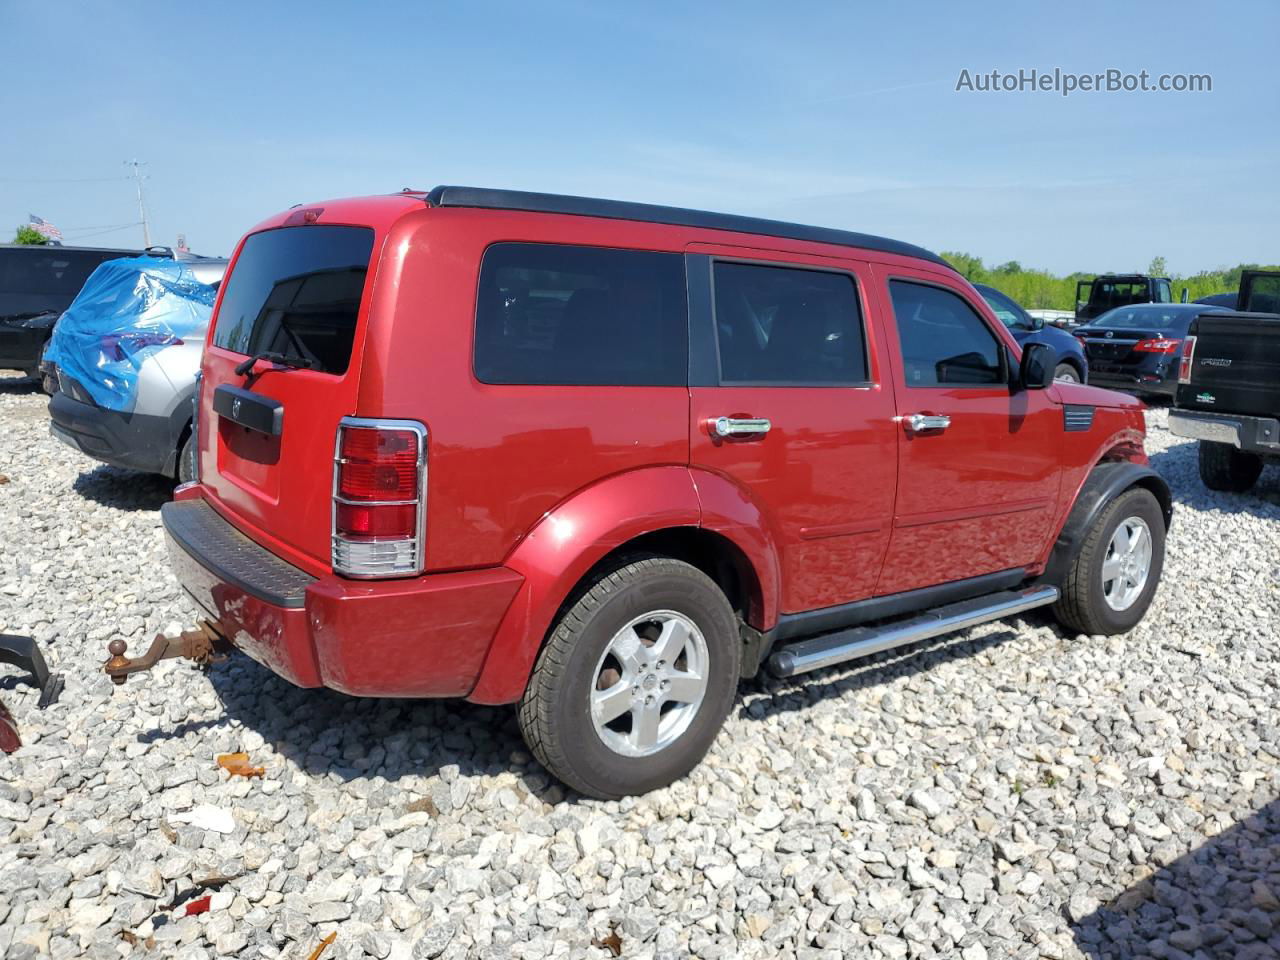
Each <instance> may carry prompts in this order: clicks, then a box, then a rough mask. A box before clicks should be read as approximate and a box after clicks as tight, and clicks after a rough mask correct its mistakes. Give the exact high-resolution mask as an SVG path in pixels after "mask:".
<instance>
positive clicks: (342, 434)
mask: <svg viewBox="0 0 1280 960" xmlns="http://www.w3.org/2000/svg"><path fill="white" fill-rule="evenodd" d="M426 441H427V431H426V428H425V427H424V426H423V425H422V424H420V423H417V422H415V421H412V420H364V419H360V418H355V417H346V418H344V419H343V421H342V423H341V424H340V425H339V426H338V441H337V445H336V455H335V457H334V468H333V569H334V571H335V572H336V573H341V574H346V575H347V576H353V577H402V576H409V575H413V574H417V573H421V572H422V565H423V540H424V537H425V532H424V530H423V522H424V518H425V516H426Z"/></svg>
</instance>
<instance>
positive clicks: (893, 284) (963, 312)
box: [889, 280, 1004, 387]
mask: <svg viewBox="0 0 1280 960" xmlns="http://www.w3.org/2000/svg"><path fill="white" fill-rule="evenodd" d="M889 291H890V293H891V294H892V296H893V313H894V317H895V318H896V320H897V322H898V339H899V341H900V342H901V344H902V363H903V367H904V370H903V376H904V377H905V379H906V383H907V386H909V387H952V386H972V385H976V384H997V383H1003V382H1004V375H1003V370H1002V369H1001V363H1000V353H1001V351H1000V347H999V344H998V343H997V342H996V338H995V337H994V336H993V335H992V333H991V331H990V330H988V329H987V325H986V324H985V323H983V322H982V318H981V317H979V316H978V314H977V313H976V312H974V310H973V308H972V307H970V306H969V305H968V304H967V303H965V301H964V300H963V299H962V298H961V297H959V296H958V295H956V294H954V293H952V292H951V291H949V290H943V289H941V288H940V287H931V286H927V285H925V284H920V283H908V282H906V281H904V280H892V281H890V283H889Z"/></svg>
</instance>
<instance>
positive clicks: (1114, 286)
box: [1089, 280, 1150, 310]
mask: <svg viewBox="0 0 1280 960" xmlns="http://www.w3.org/2000/svg"><path fill="white" fill-rule="evenodd" d="M1149 299H1150V297H1149V294H1148V293H1147V284H1146V281H1145V280H1140V281H1129V280H1123V281H1116V280H1095V281H1094V282H1093V295H1092V296H1091V297H1090V298H1089V302H1090V304H1092V305H1093V306H1094V307H1097V308H1098V309H1099V310H1110V309H1111V308H1112V307H1123V306H1124V305H1125V304H1128V303H1146V302H1147V301H1148V300H1149Z"/></svg>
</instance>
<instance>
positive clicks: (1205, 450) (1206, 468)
mask: <svg viewBox="0 0 1280 960" xmlns="http://www.w3.org/2000/svg"><path fill="white" fill-rule="evenodd" d="M1261 475H1262V457H1260V456H1258V455H1257V454H1256V453H1249V452H1248V451H1247V450H1237V449H1236V448H1235V447H1233V446H1231V444H1229V443H1214V442H1212V441H1210V440H1201V441H1200V479H1201V480H1203V481H1204V485H1205V486H1206V487H1208V488H1209V489H1210V490H1222V491H1224V492H1227V493H1244V492H1245V491H1246V490H1250V489H1252V488H1253V485H1254V484H1255V483H1257V482H1258V477H1260V476H1261Z"/></svg>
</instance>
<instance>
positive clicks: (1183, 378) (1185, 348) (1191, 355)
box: [1178, 337, 1196, 383]
mask: <svg viewBox="0 0 1280 960" xmlns="http://www.w3.org/2000/svg"><path fill="white" fill-rule="evenodd" d="M1195 358H1196V338H1195V337H1187V339H1185V340H1183V341H1182V358H1181V359H1180V360H1179V361H1178V382H1179V383H1190V382H1191V364H1192V362H1193V361H1194V360H1195Z"/></svg>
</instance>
